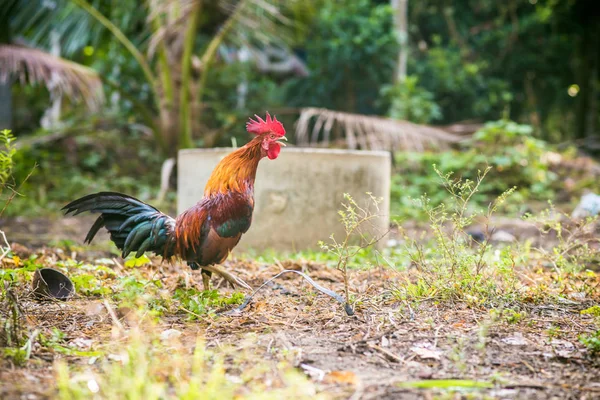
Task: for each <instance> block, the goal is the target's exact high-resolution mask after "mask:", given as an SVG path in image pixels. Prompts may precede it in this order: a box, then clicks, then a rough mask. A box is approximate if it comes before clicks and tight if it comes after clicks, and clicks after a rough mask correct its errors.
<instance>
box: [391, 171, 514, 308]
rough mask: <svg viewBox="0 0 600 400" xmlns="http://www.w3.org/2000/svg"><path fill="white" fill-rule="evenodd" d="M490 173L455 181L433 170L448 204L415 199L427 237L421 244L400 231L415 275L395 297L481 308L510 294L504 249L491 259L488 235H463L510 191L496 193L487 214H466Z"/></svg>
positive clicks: (508, 255)
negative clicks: (461, 302) (424, 220)
mask: <svg viewBox="0 0 600 400" xmlns="http://www.w3.org/2000/svg"><path fill="white" fill-rule="evenodd" d="M490 169H491V168H490V167H488V168H487V169H485V170H483V171H477V178H476V179H475V180H469V179H456V178H454V177H453V176H452V174H451V173H447V174H444V173H442V172H441V171H440V170H438V169H437V168H436V169H435V171H436V174H438V177H439V178H440V179H441V181H442V183H443V187H444V189H445V191H446V196H447V197H448V201H447V202H442V203H441V204H438V205H434V204H432V202H431V201H430V199H429V198H428V197H427V196H426V195H423V196H422V197H421V198H420V200H417V201H416V206H417V207H419V208H420V209H421V211H422V212H423V213H425V215H427V219H428V222H429V229H430V231H431V232H432V234H433V239H432V241H431V242H430V243H426V244H425V243H423V240H422V239H421V238H415V235H414V233H413V234H408V233H404V240H405V243H406V253H407V254H408V256H409V258H410V260H411V264H412V265H414V266H415V267H416V269H417V271H418V279H417V282H416V283H409V284H407V285H406V286H404V287H398V288H397V295H398V296H399V297H400V298H402V299H407V298H419V297H430V296H431V297H433V296H439V297H440V298H444V299H455V300H465V301H467V302H469V303H473V304H481V303H484V302H493V301H496V300H499V299H502V298H504V297H506V296H512V295H513V294H514V293H515V292H516V276H515V272H514V265H515V256H514V254H513V252H511V251H510V249H509V248H507V250H506V251H503V252H501V253H499V257H496V258H494V257H491V251H490V250H491V244H490V242H489V235H488V238H486V239H484V240H483V241H481V242H477V241H475V240H474V239H473V238H471V236H470V235H469V234H468V233H467V231H466V230H467V228H468V227H469V226H470V225H471V224H472V223H473V221H474V220H475V219H477V218H480V219H481V218H483V219H484V220H486V221H489V220H490V219H491V217H492V215H493V214H495V213H496V212H497V211H498V209H499V208H500V207H501V206H502V205H503V204H504V203H505V201H506V199H507V198H508V196H509V195H511V194H512V193H513V191H514V189H508V190H506V191H505V192H504V193H502V194H500V195H499V196H498V197H497V198H496V199H495V200H494V201H493V202H492V203H491V204H490V205H489V206H488V207H487V211H483V210H481V209H477V210H474V211H472V212H469V208H470V207H469V206H470V202H471V199H473V198H474V196H475V195H476V194H477V193H478V192H479V191H480V189H481V187H482V186H483V182H484V181H485V180H484V178H486V175H487V174H488V172H489V171H490Z"/></svg>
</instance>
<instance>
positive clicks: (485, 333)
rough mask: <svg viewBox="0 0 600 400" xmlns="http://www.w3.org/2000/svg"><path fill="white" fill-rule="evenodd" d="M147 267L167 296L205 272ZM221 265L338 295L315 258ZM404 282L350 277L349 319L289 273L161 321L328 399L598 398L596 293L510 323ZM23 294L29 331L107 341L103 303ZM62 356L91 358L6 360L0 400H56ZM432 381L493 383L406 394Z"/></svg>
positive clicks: (524, 308) (255, 279)
mask: <svg viewBox="0 0 600 400" xmlns="http://www.w3.org/2000/svg"><path fill="white" fill-rule="evenodd" d="M79 224H81V221H79ZM74 229H75V230H76V228H74ZM40 235H42V234H41V233H40ZM44 235H46V236H44ZM47 235H48V233H47V230H46V233H44V234H43V235H42V236H40V237H43V239H44V240H46V239H47ZM34 242H35V241H34ZM28 245H32V243H28ZM33 245H34V246H35V245H36V243H33ZM33 251H45V252H46V254H47V256H48V257H51V256H52V251H53V250H48V249H47V250H40V249H39V248H34V250H33ZM87 256H88V255H86V254H82V255H79V258H85V257H87ZM96 256H97V254H96V253H93V257H96ZM140 268H141V269H143V272H144V274H147V275H148V276H153V277H155V278H157V279H160V280H161V281H163V282H164V283H165V285H166V287H167V288H173V287H174V286H176V285H178V284H180V283H178V282H180V281H181V276H182V275H185V276H189V277H191V278H193V280H191V281H190V283H189V284H191V285H197V284H200V277H199V276H197V275H193V276H192V275H190V274H189V273H188V272H187V270H184V269H183V268H186V267H181V266H179V265H169V264H164V263H163V264H159V263H152V264H149V265H146V266H143V267H140ZM226 268H227V269H228V270H230V271H232V272H233V273H235V274H236V275H237V276H239V277H241V278H242V279H244V280H245V281H246V282H247V283H249V284H250V285H251V286H252V287H258V286H259V285H260V284H262V283H263V282H264V281H266V280H267V279H269V278H271V277H272V276H273V275H275V274H276V273H278V272H280V271H281V270H283V269H296V270H301V271H304V272H305V273H307V274H309V275H310V276H311V277H312V278H313V279H314V280H315V281H317V282H318V283H319V284H321V285H323V286H325V287H327V288H330V289H333V290H335V291H336V292H338V293H342V292H343V284H342V281H341V276H340V274H339V272H337V271H335V270H333V269H331V268H328V267H326V266H324V265H321V264H318V263H314V262H309V261H306V262H302V261H300V262H298V261H283V262H281V263H274V264H260V263H256V262H250V261H239V260H235V259H234V260H232V261H228V262H227V263H226ZM404 279H406V276H404V275H402V274H401V273H399V272H397V271H394V270H390V269H387V268H376V269H372V270H369V271H356V272H353V273H352V279H351V286H352V287H353V289H354V292H355V293H356V296H357V297H356V300H357V301H356V303H355V311H356V313H355V315H354V316H347V315H346V314H345V313H344V311H343V308H342V307H341V306H340V304H339V303H337V302H335V301H333V300H332V299H331V298H329V297H327V296H324V295H322V294H316V293H315V291H314V289H313V288H312V287H311V286H310V285H308V284H307V283H305V282H304V281H303V280H302V279H301V278H300V277H298V276H296V275H286V276H284V277H282V278H281V279H279V280H278V281H277V283H276V284H274V285H272V286H270V287H268V288H267V289H266V290H263V291H262V292H261V293H259V294H258V295H257V296H256V297H255V299H254V301H253V302H251V303H250V305H248V307H247V308H246V309H244V310H243V311H242V312H241V313H233V314H232V313H227V311H228V309H223V310H218V312H219V313H218V315H217V316H216V317H210V318H209V317H207V318H201V319H199V320H197V321H193V322H189V321H188V320H187V319H188V318H187V317H188V315H187V314H186V313H185V312H180V313H174V314H171V315H167V316H165V317H164V318H163V319H162V324H163V325H164V326H163V327H162V328H161V329H165V330H166V329H176V330H178V331H180V332H182V333H183V335H182V338H183V340H184V341H187V342H189V343H190V344H193V343H194V342H195V341H196V337H197V336H201V337H204V338H205V340H206V345H207V347H209V348H211V347H212V348H217V347H220V346H223V345H231V346H234V347H235V346H242V343H243V346H245V348H246V349H248V348H250V349H251V350H252V351H253V352H254V353H255V354H256V355H257V356H259V358H261V359H269V358H271V357H273V349H279V351H282V350H285V351H287V352H291V353H292V354H294V365H295V366H296V367H297V368H298V369H299V370H301V371H303V372H304V373H305V374H307V376H309V377H310V379H311V380H312V381H314V382H315V383H316V384H317V385H318V390H319V392H321V393H324V394H327V395H330V396H331V397H333V398H349V399H432V398H438V397H437V396H442V395H445V396H447V397H442V398H485V397H487V398H499V399H595V398H600V363H599V362H598V360H599V359H598V358H596V357H594V356H592V355H590V354H588V351H587V350H586V348H585V347H584V346H583V345H582V344H581V343H580V341H579V340H578V336H579V335H580V334H581V333H584V332H593V331H595V330H596V328H595V326H594V324H593V321H592V319H591V318H590V317H589V316H586V315H581V314H580V311H581V310H583V309H586V308H588V307H590V306H592V305H594V304H597V300H598V297H596V298H589V297H588V298H585V299H577V298H572V297H568V296H567V297H565V301H564V302H562V303H561V302H559V303H551V304H535V303H521V304H519V305H515V307H516V308H518V309H519V312H521V313H522V314H523V315H524V317H523V318H522V319H520V320H518V321H516V322H514V323H507V322H504V321H500V322H499V321H495V320H494V319H493V318H492V317H491V316H490V309H489V307H484V306H473V305H469V306H467V305H466V304H465V303H462V302H461V303H458V302H457V303H453V302H438V301H436V300H435V299H424V300H422V301H419V302H410V303H409V302H406V301H401V300H399V298H398V296H395V295H394V291H395V288H397V287H398V286H399V285H402V282H403V281H404ZM213 283H214V284H215V285H217V286H219V285H220V288H219V290H220V291H221V292H223V293H228V292H231V289H229V288H226V287H224V286H225V285H223V284H222V282H219V281H218V280H217V279H214V280H213ZM20 295H21V296H22V297H23V300H22V305H21V306H22V308H23V310H24V312H25V314H26V315H27V319H28V323H29V324H30V325H34V326H36V327H38V328H40V329H49V328H51V327H57V328H59V329H61V330H62V331H63V332H65V333H66V335H67V338H66V340H71V341H75V340H81V339H85V340H92V341H94V342H102V340H103V338H107V337H109V336H110V334H111V330H112V328H113V321H111V318H110V316H109V315H108V312H107V309H106V308H105V307H104V306H103V304H104V303H103V299H101V298H95V297H83V296H77V297H76V298H74V299H72V300H70V301H67V302H55V303H53V302H43V303H40V302H38V301H35V300H33V299H31V298H30V297H28V295H27V293H25V292H24V293H20ZM230 308H232V307H230ZM119 315H120V314H119ZM124 323H125V322H124ZM550 332H552V333H550ZM57 358H66V359H67V360H68V362H69V363H75V364H76V363H85V362H87V360H88V359H87V358H84V357H77V356H65V355H62V354H59V353H57V352H51V351H48V352H44V351H38V352H35V351H34V354H33V356H32V360H30V362H29V363H28V364H26V366H25V367H17V366H14V365H12V364H11V363H10V362H9V361H7V360H5V359H0V398H2V399H41V398H51V397H53V396H54V394H55V383H54V374H55V372H54V371H53V369H52V368H53V362H54V361H55V360H56V359H57ZM436 379H460V380H473V381H478V382H483V383H484V384H487V385H488V386H489V387H485V388H479V389H477V390H473V389H472V388H471V390H458V389H454V390H450V391H448V390H443V389H440V388H435V387H434V388H431V387H430V388H427V389H419V388H416V387H406V386H404V384H406V382H427V381H431V380H436ZM432 382H433V381H432Z"/></svg>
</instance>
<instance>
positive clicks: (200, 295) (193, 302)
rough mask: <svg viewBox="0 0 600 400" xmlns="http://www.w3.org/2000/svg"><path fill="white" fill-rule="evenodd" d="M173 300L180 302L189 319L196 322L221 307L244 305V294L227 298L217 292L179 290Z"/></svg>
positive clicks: (235, 294) (236, 293) (236, 294)
mask: <svg viewBox="0 0 600 400" xmlns="http://www.w3.org/2000/svg"><path fill="white" fill-rule="evenodd" d="M173 299H174V300H176V301H177V302H179V304H180V308H181V309H183V310H184V311H186V312H187V313H188V314H189V319H190V320H194V319H198V317H199V316H202V315H207V314H211V313H214V312H215V310H216V309H219V308H221V307H225V306H229V305H237V304H242V302H243V301H244V294H243V293H240V292H235V293H232V294H231V296H229V297H225V296H222V295H220V294H219V292H218V291H216V290H209V291H198V290H196V289H177V290H175V294H174V295H173Z"/></svg>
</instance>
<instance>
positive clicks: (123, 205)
mask: <svg viewBox="0 0 600 400" xmlns="http://www.w3.org/2000/svg"><path fill="white" fill-rule="evenodd" d="M63 210H64V211H65V214H69V213H73V215H77V214H80V213H82V212H86V211H89V212H91V213H97V214H100V216H99V217H98V219H97V220H96V222H94V225H92V227H91V228H90V231H89V232H88V234H87V236H86V237H85V242H87V243H91V241H92V239H94V236H96V233H98V231H99V230H100V228H102V227H105V228H106V229H107V230H108V232H109V233H110V239H111V240H112V241H113V242H114V243H115V244H116V245H117V247H118V248H119V249H120V250H121V251H122V256H123V257H127V255H128V254H129V253H131V252H136V257H140V256H141V255H142V254H144V252H146V251H151V252H154V253H155V254H158V255H161V256H163V257H167V258H168V257H171V256H173V252H174V247H175V246H174V243H175V241H174V234H173V230H174V227H175V220H174V219H173V218H171V217H169V216H168V215H166V214H163V213H162V212H160V211H159V210H157V209H156V208H154V207H152V206H151V205H149V204H146V203H144V202H142V201H140V200H138V199H136V198H134V197H131V196H127V195H125V194H121V193H115V192H100V193H95V194H90V195H87V196H84V197H82V198H80V199H77V200H75V201H72V202H71V203H69V204H67V205H66V206H64V207H63Z"/></svg>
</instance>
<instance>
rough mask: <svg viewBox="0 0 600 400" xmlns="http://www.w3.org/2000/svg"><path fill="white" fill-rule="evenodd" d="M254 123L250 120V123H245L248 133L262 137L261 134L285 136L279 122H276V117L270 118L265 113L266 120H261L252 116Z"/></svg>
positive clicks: (256, 116)
mask: <svg viewBox="0 0 600 400" xmlns="http://www.w3.org/2000/svg"><path fill="white" fill-rule="evenodd" d="M254 117H255V118H256V121H255V120H253V119H252V118H250V121H248V122H247V123H246V130H247V131H248V132H250V133H254V134H257V135H262V134H263V133H267V132H273V133H274V134H276V135H277V136H285V129H284V128H283V125H282V124H281V122H279V121H277V118H276V117H273V118H271V116H270V115H269V113H267V118H266V119H262V118H261V117H259V116H258V115H256V114H254Z"/></svg>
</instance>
